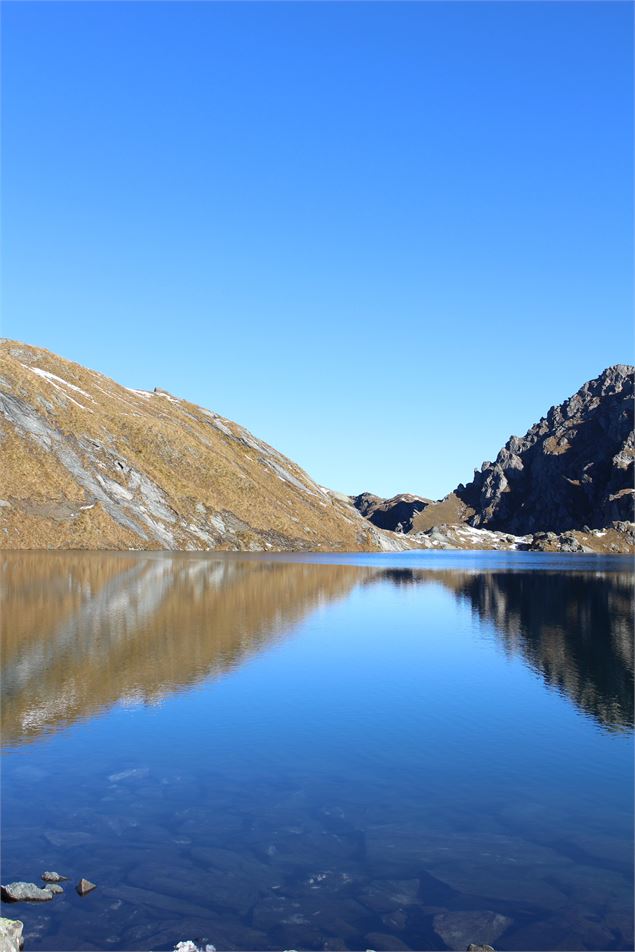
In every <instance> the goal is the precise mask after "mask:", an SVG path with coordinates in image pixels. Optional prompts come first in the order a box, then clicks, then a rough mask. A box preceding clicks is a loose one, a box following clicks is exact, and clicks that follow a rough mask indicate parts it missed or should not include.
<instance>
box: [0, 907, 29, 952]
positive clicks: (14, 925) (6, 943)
mask: <svg viewBox="0 0 635 952" xmlns="http://www.w3.org/2000/svg"><path fill="white" fill-rule="evenodd" d="M23 929H24V923H23V922H21V921H20V920H19V919H5V917H4V916H0V952H20V949H22V948H24V940H23V939H22V931H23Z"/></svg>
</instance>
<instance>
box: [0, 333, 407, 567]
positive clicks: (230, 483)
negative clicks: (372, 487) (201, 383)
mask: <svg viewBox="0 0 635 952" xmlns="http://www.w3.org/2000/svg"><path fill="white" fill-rule="evenodd" d="M0 447H1V453H2V471H1V472H2V475H1V477H0V529H1V532H0V537H1V541H0V547H2V548H5V549H35V548H61V549H69V548H73V549H75V548H76V549H129V548H136V549H237V550H245V549H248V550H249V549H252V550H296V549H298V550H315V549H324V550H326V549H333V550H353V551H354V550H360V549H381V548H393V547H394V548H403V547H404V545H403V543H401V542H400V541H399V540H397V539H394V537H393V538H391V537H390V536H389V535H387V534H384V533H381V532H380V531H378V530H377V529H376V528H375V527H374V526H371V525H369V523H368V522H366V520H364V519H363V518H362V517H361V516H359V514H358V513H357V512H356V511H355V510H354V509H353V507H352V506H350V505H347V504H346V502H344V501H343V500H342V498H341V497H339V496H338V497H336V496H334V495H332V494H331V493H330V492H329V491H327V490H325V489H323V488H321V487H319V486H318V485H316V483H315V482H314V481H313V480H312V479H311V478H310V477H309V476H308V475H307V474H306V473H305V472H304V471H303V470H302V469H300V468H299V467H298V466H296V464H295V463H293V462H292V461H291V460H289V459H287V458H286V457H284V456H282V454H280V453H278V452H277V451H276V450H275V449H273V448H272V447H270V446H268V445H267V444H266V443H263V442H262V441H261V440H259V439H257V438H256V437H254V436H253V435H252V434H251V433H249V432H248V431H247V430H245V429H244V428H243V427H241V426H239V425H238V424H236V423H233V422H232V421H231V420H226V419H224V418H222V417H220V416H219V415H218V414H216V413H213V412H212V411H209V410H205V409H203V408H201V407H198V406H196V405H195V404H193V403H189V402H188V401H187V400H182V399H179V398H177V397H174V396H172V395H171V394H168V393H165V392H163V391H161V392H148V391H138V390H130V389H128V388H126V387H123V386H121V385H119V384H117V383H115V381H113V380H110V379H109V378H108V377H105V376H104V375H103V374H100V373H98V372H96V371H94V370H88V369H86V368H85V367H82V366H80V365H79V364H76V363H72V362H71V361H68V360H64V359H63V358H61V357H58V356H56V355H55V354H52V353H50V352H49V351H47V350H44V349H42V348H38V347H32V346H29V345H27V344H22V343H18V342H16V341H10V340H3V341H0Z"/></svg>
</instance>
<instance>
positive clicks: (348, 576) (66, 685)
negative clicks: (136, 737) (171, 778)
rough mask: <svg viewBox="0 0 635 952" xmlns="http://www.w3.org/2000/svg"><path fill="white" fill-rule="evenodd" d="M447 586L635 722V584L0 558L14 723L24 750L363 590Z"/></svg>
mask: <svg viewBox="0 0 635 952" xmlns="http://www.w3.org/2000/svg"><path fill="white" fill-rule="evenodd" d="M378 582H383V583H386V582H389V583H393V584H395V585H399V586H400V585H425V584H429V583H435V584H439V583H441V584H442V585H443V586H444V587H445V588H446V589H448V590H449V591H451V592H452V593H453V594H454V596H455V597H456V598H457V600H461V601H467V602H469V604H470V605H471V606H472V610H473V611H474V612H475V613H476V615H477V616H478V617H479V618H480V619H481V620H482V621H483V622H488V623H491V625H493V627H494V630H495V632H496V635H497V636H498V637H499V638H500V640H501V642H502V643H503V645H504V646H505V649H506V650H508V651H510V652H514V653H520V655H521V656H522V657H523V659H524V660H525V661H526V663H527V664H529V665H530V666H531V667H532V668H533V669H534V670H535V671H537V672H539V673H540V675H541V676H542V677H543V679H544V681H545V682H546V683H547V684H548V685H550V686H553V687H555V688H557V689H558V690H559V691H561V692H562V693H563V694H564V695H565V696H567V697H568V698H569V699H570V700H571V701H573V702H574V703H575V704H576V705H577V707H578V708H579V709H580V710H581V711H583V712H584V713H586V714H589V715H591V716H592V717H594V718H595V719H596V720H597V721H598V723H599V724H600V725H602V727H604V728H606V729H611V730H624V729H630V728H632V726H633V690H632V685H633V638H632V631H631V606H632V595H633V579H632V576H631V575H629V574H628V573H617V572H607V573H603V572H575V571H569V572H554V573H551V572H524V571H521V572H512V571H499V570H495V571H491V570H487V571H481V572H466V571H461V570H452V571H438V570H425V569H394V568H393V569H385V568H381V567H369V566H355V565H335V564H310V563H298V562H284V561H267V560H266V559H262V560H249V559H244V560H241V559H239V558H237V559H231V558H226V559H216V558H214V557H199V556H194V555H192V556H188V555H177V556H165V555H161V556H153V555H137V554H135V555H132V554H128V553H76V552H72V553H36V552H26V553H18V552H16V553H3V555H2V575H1V584H2V594H1V597H2V727H3V743H4V745H6V746H14V745H18V744H21V743H23V742H25V741H28V740H31V739H35V738H37V737H39V736H41V735H43V734H47V733H50V732H51V731H53V730H57V729H59V728H61V727H64V726H66V725H68V724H70V723H72V722H74V721H75V720H78V719H83V718H86V717H90V716H92V715H94V714H96V713H98V712H99V711H100V710H103V709H105V708H107V707H109V706H111V705H113V704H115V703H135V702H137V703H138V702H142V703H155V702H157V701H159V700H160V699H161V698H162V697H164V696H166V695H167V694H170V693H171V692H174V691H177V690H179V689H181V688H184V687H187V686H189V685H193V684H195V683H197V682H199V681H201V680H202V679H205V678H210V677H212V678H213V677H218V676H220V675H222V674H223V673H225V672H227V671H230V670H232V669H234V668H236V667H237V666H239V665H240V664H241V663H242V662H244V661H245V660H246V659H247V658H249V656H250V655H252V654H254V653H256V652H258V651H260V650H261V649H262V648H265V647H266V646H267V645H270V644H271V643H272V642H275V641H276V639H280V638H282V637H284V636H285V634H287V633H288V632H289V631H290V630H291V629H292V628H293V626H294V624H296V623H297V622H299V621H300V620H301V619H302V618H303V617H305V616H307V615H308V614H310V613H311V612H313V611H314V610H315V609H317V608H318V607H319V606H320V605H322V604H326V603H328V602H331V601H333V600H335V599H339V598H342V597H343V596H345V595H347V594H348V593H350V592H351V590H352V589H353V588H354V587H355V586H356V585H360V584H365V585H368V584H376V583H378Z"/></svg>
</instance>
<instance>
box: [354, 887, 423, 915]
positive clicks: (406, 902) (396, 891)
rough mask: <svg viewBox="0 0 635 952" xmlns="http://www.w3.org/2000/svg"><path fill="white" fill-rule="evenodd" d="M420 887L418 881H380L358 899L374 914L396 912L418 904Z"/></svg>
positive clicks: (366, 889)
mask: <svg viewBox="0 0 635 952" xmlns="http://www.w3.org/2000/svg"><path fill="white" fill-rule="evenodd" d="M419 885H420V884H419V880H418V879H398V880H395V879H378V880H375V881H374V882H372V883H370V884H369V885H368V886H366V887H364V889H362V891H361V892H360V893H359V896H358V898H359V900H360V902H363V903H364V905H365V906H367V907H368V908H369V909H372V910H373V912H394V911H395V910H396V909H400V908H401V907H402V906H411V905H413V904H414V903H416V901H417V896H418V894H419Z"/></svg>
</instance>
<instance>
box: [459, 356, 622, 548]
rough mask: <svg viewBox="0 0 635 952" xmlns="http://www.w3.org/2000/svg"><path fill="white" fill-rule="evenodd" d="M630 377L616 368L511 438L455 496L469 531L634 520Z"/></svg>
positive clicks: (554, 528)
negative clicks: (472, 528)
mask: <svg viewBox="0 0 635 952" xmlns="http://www.w3.org/2000/svg"><path fill="white" fill-rule="evenodd" d="M633 372H634V368H633V367H630V366H625V365H623V364H617V365H616V366H614V367H609V368H608V370H605V371H604V372H603V373H602V374H600V376H599V377H596V378H595V379H594V380H591V381H589V382H588V383H585V384H584V386H583V387H581V388H580V390H578V392H577V393H576V394H574V395H573V396H572V397H571V398H570V399H569V400H567V401H565V403H562V404H560V405H559V406H555V407H552V408H551V409H550V410H549V412H548V414H547V416H546V417H543V419H542V420H540V422H539V423H536V424H535V426H532V427H531V429H530V430H528V431H527V433H526V434H525V436H524V437H517V436H513V437H511V439H510V440H508V442H507V443H506V444H505V446H504V447H503V449H502V450H501V451H500V453H499V454H498V456H497V457H496V460H495V461H494V462H493V463H490V462H487V463H483V466H482V467H481V470H480V472H479V471H475V474H474V479H473V480H472V482H471V483H468V485H467V486H463V485H461V486H459V487H458V488H457V489H456V490H455V493H456V495H457V496H458V497H459V498H460V499H461V501H462V502H463V503H464V504H465V505H466V506H468V507H470V508H471V509H473V510H474V515H473V516H472V517H471V518H470V519H469V521H470V523H471V524H472V525H473V526H477V527H482V528H488V529H498V530H502V531H504V532H511V533H514V534H515V535H523V534H525V533H530V532H536V531H540V530H550V531H553V532H564V531H565V530H568V529H581V528H582V527H583V526H589V527H590V528H596V529H601V528H604V527H605V526H608V525H610V524H611V523H612V522H613V521H616V520H621V521H632V520H633V461H634V457H635V435H634V432H633Z"/></svg>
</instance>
